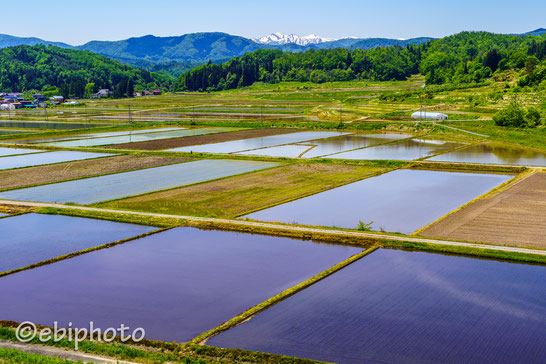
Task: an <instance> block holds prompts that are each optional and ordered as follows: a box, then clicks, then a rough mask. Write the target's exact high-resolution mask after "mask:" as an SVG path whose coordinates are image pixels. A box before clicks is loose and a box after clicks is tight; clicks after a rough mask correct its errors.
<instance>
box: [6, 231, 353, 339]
mask: <svg viewBox="0 0 546 364" xmlns="http://www.w3.org/2000/svg"><path fill="white" fill-rule="evenodd" d="M361 250H362V249H359V248H353V247H347V246H335V245H327V244H317V243H313V242H310V241H298V240H293V239H288V238H279V237H270V236H262V235H250V234H241V233H233V232H224V231H205V230H198V229H193V228H176V229H173V230H169V231H166V232H163V233H159V234H155V235H152V236H149V237H146V238H143V239H139V240H135V241H131V242H128V243H125V244H122V245H118V246H115V247H112V248H109V249H105V250H100V251H96V252H92V253H88V254H85V255H81V256H78V257H75V258H72V259H69V260H65V261H61V262H57V263H55V264H51V265H48V266H43V267H40V268H36V269H33V270H29V271H24V272H20V273H17V274H14V275H11V276H7V277H3V278H1V279H0V292H2V295H3V296H4V295H5V297H10V299H9V300H0V320H15V321H19V322H22V321H25V320H30V321H33V322H36V323H39V324H46V325H50V326H51V325H52V323H53V321H59V323H60V325H62V323H64V325H66V324H67V323H68V322H72V323H73V327H86V326H85V325H88V324H89V321H93V322H94V324H95V327H101V328H103V329H104V328H107V327H119V325H120V323H124V324H125V325H126V326H129V327H132V328H133V329H134V328H136V327H143V328H144V329H145V330H146V338H148V339H158V340H165V341H169V342H172V341H178V342H181V341H188V340H190V339H192V338H193V337H195V336H197V335H199V334H201V333H203V332H205V331H207V330H210V329H212V328H214V327H216V326H218V325H219V324H221V323H222V322H225V321H228V320H229V319H231V318H232V317H234V316H236V315H237V314H238V313H240V312H243V311H245V310H247V309H248V308H250V307H252V306H254V305H256V304H258V303H261V302H263V301H265V300H267V299H269V298H271V297H272V296H274V295H276V294H278V293H280V292H282V291H284V290H286V289H288V288H290V287H292V286H294V285H296V284H298V283H300V282H302V281H304V280H307V279H309V278H311V277H312V276H314V275H316V274H318V273H320V272H322V271H324V270H326V269H328V268H330V267H331V266H333V265H335V264H337V263H339V262H341V261H343V260H345V259H347V258H349V257H350V256H352V255H354V254H357V253H359V252H360V251H361Z"/></svg>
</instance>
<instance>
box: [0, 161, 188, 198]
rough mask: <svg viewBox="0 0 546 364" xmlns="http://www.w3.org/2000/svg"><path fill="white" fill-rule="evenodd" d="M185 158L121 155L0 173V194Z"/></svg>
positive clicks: (170, 162) (165, 163)
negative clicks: (1, 192) (14, 189)
mask: <svg viewBox="0 0 546 364" xmlns="http://www.w3.org/2000/svg"><path fill="white" fill-rule="evenodd" d="M187 160H188V158H178V157H162V156H130V155H121V156H115V157H109V158H100V159H92V160H82V161H77V162H70V163H61V164H52V165H48V166H38V167H30V168H22V169H16V170H5V171H0V190H4V189H10V188H18V187H25V186H31V185H39V184H45V183H52V182H57V181H64V180H68V179H75V178H82V177H89V176H96V175H101V174H108V173H115V172H123V171H129V170H134V169H140V168H147V167H157V166H162V165H167V164H174V163H180V162H184V161H187Z"/></svg>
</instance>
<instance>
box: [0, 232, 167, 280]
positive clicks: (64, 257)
mask: <svg viewBox="0 0 546 364" xmlns="http://www.w3.org/2000/svg"><path fill="white" fill-rule="evenodd" d="M172 228H174V226H173V227H166V228H161V229H157V230H154V231H150V232H147V233H144V234H139V235H135V236H131V237H129V238H125V239H121V240H117V241H113V242H110V243H106V244H101V245H97V246H94V247H92V248H88V249H83V250H78V251H76V252H72V253H68V254H64V255H59V256H57V257H55V258H51V259H46V260H42V261H40V262H37V263H33V264H30V265H27V266H24V267H20V268H15V269H12V270H8V271H5V272H0V278H2V277H6V276H9V275H12V274H15V273H19V272H23V271H25V270H30V269H34V268H38V267H43V266H45V265H49V264H53V263H57V262H60V261H62V260H67V259H71V258H75V257H78V256H80V255H84V254H87V253H91V252H94V251H98V250H103V249H108V248H111V247H113V246H116V245H121V244H125V243H128V242H130V241H133V240H138V239H142V238H145V237H147V236H150V235H155V234H159V233H162V232H164V231H167V230H170V229H172Z"/></svg>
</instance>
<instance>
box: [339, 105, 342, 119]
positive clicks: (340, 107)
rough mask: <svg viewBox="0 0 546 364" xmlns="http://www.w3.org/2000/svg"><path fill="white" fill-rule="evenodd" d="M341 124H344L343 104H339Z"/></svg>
mask: <svg viewBox="0 0 546 364" xmlns="http://www.w3.org/2000/svg"><path fill="white" fill-rule="evenodd" d="M339 122H340V123H342V122H343V102H341V103H340V104H339Z"/></svg>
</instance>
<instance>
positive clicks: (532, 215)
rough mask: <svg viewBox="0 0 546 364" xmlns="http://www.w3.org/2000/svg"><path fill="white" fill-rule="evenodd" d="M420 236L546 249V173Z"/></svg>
mask: <svg viewBox="0 0 546 364" xmlns="http://www.w3.org/2000/svg"><path fill="white" fill-rule="evenodd" d="M420 235H423V236H427V237H432V238H442V239H453V240H464V241H475V242H485V243H495V244H504V245H518V246H519V245H521V246H529V247H535V248H546V173H535V174H533V175H531V176H530V177H529V178H527V179H525V180H523V181H521V182H519V183H517V184H516V185H514V186H513V187H511V188H509V189H507V190H506V191H503V192H501V193H499V194H497V195H494V196H493V197H491V198H488V199H483V200H479V201H477V202H475V203H473V204H471V205H469V206H467V207H465V208H463V209H462V210H460V211H458V212H456V213H454V214H452V215H450V216H448V217H447V218H446V219H444V220H441V221H439V222H438V223H436V224H434V225H432V226H431V227H430V228H428V229H426V230H425V231H423V232H422V233H421V234H420Z"/></svg>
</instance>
